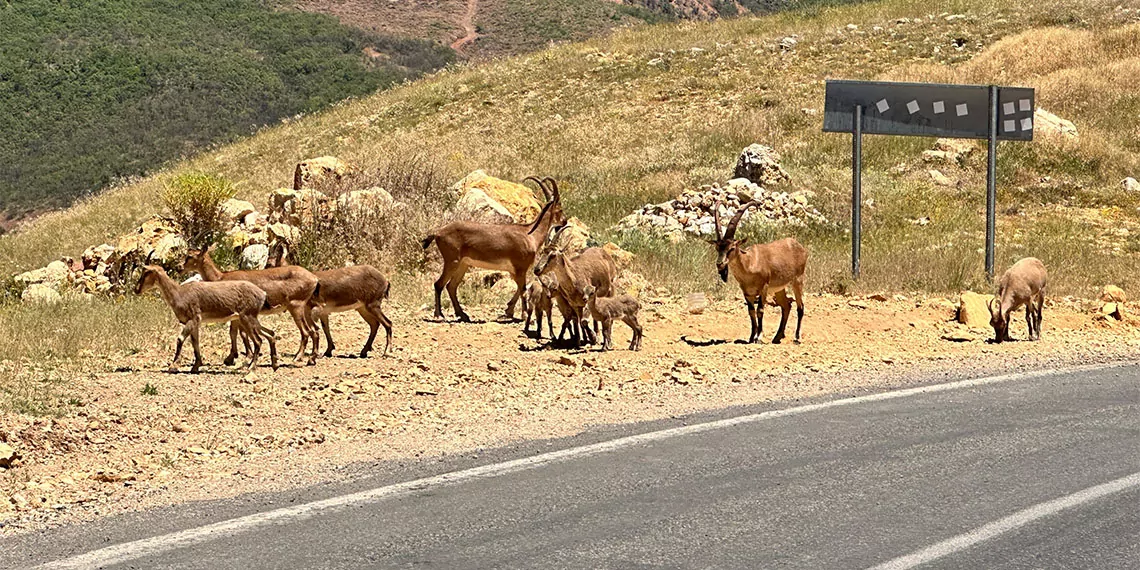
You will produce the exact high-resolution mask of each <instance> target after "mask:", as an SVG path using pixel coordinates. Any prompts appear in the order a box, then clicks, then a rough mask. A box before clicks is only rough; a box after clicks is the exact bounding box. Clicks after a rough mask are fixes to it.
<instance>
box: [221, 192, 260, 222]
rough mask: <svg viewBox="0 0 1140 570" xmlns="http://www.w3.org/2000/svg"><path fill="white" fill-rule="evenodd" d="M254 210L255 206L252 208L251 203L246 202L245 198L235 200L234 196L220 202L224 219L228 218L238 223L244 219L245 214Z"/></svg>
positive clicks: (255, 209)
mask: <svg viewBox="0 0 1140 570" xmlns="http://www.w3.org/2000/svg"><path fill="white" fill-rule="evenodd" d="M256 211H257V208H254V207H253V204H251V203H249V202H246V201H245V200H235V199H234V198H230V199H229V200H226V201H225V202H222V214H224V215H225V216H226V219H228V220H230V221H231V222H237V223H240V222H241V221H242V220H244V219H245V217H246V216H247V215H249V214H252V213H253V212H256Z"/></svg>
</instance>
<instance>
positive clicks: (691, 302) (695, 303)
mask: <svg viewBox="0 0 1140 570" xmlns="http://www.w3.org/2000/svg"><path fill="white" fill-rule="evenodd" d="M685 302H686V304H687V305H688V308H687V309H686V310H688V311H689V314H691V315H699V314H701V313H704V312H705V309H706V308H707V307H708V306H709V300H708V297H706V296H705V294H704V293H689V294H688V295H685Z"/></svg>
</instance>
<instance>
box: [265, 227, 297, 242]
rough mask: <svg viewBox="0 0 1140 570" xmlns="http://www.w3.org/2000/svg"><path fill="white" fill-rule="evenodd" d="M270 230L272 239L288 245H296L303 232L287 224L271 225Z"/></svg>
mask: <svg viewBox="0 0 1140 570" xmlns="http://www.w3.org/2000/svg"><path fill="white" fill-rule="evenodd" d="M268 230H269V235H270V237H272V238H273V239H274V240H275V241H277V240H279V241H283V242H285V243H287V244H293V243H296V242H297V240H298V239H300V237H301V230H299V229H297V228H295V227H293V226H290V225H289V224H285V223H276V224H270V225H269V228H268Z"/></svg>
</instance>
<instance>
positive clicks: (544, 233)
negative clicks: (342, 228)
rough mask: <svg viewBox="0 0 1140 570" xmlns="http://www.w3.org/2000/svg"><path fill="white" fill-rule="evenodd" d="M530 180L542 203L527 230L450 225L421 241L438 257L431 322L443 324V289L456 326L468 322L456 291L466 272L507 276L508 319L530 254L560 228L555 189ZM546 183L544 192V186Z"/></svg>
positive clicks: (553, 185)
mask: <svg viewBox="0 0 1140 570" xmlns="http://www.w3.org/2000/svg"><path fill="white" fill-rule="evenodd" d="M526 180H532V181H534V182H535V183H536V184H538V187H539V189H540V190H542V193H543V195H544V196H546V198H547V202H546V205H545V206H543V207H542V211H541V212H539V214H538V217H537V218H535V220H534V221H533V222H531V223H528V224H482V223H476V222H466V221H459V222H452V223H450V224H447V225H446V226H443V227H442V228H439V229H437V230H435V231H433V232H432V233H430V234H428V236H427V237H426V238H424V240H423V247H424V249H425V250H426V249H427V248H428V247H429V246H430V245H431V244H432V242H435V244H436V247H437V248H439V253H440V255H441V256H443V271H442V272H441V273H440V276H439V279H437V280H436V282H435V317H436V318H437V319H443V318H444V317H443V308H442V305H441V295H442V293H443V289H444V287H446V288H447V295H448V296H449V297H450V298H451V307H452V309H454V310H455V317H456V318H457V319H459V320H461V321H470V320H471V318H470V317H469V316H467V313H466V312H464V311H463V307H461V306H460V305H459V297H458V296H457V295H456V291H458V289H459V284H460V283H462V282H463V275H464V274H465V273H467V269H468V268H471V267H479V268H483V269H491V270H496V271H506V272H509V273H510V274H511V277H512V278H513V279H514V281H515V284H516V285H518V288H517V289H516V290H515V294H514V296H512V297H511V300H510V301H509V302H508V303H507V310H506V317H507V318H509V319H514V314H515V304H516V303H518V301H519V299H520V298H521V297H522V294H523V291H524V290H525V289H526V273H527V270H528V269H530V266H531V265H533V264H534V257H535V254H537V253H538V250H539V248H540V247H541V246H542V244H543V243H544V242H545V241H546V239H547V237H548V236H549V234H550V231H551V230H552V229H556V228H560V227H562V226H564V225H565V224H566V214H565V213H564V212H563V211H562V198H561V196H560V195H559V193H558V184H557V183H556V182H555V181H554V179H552V178H549V177H548V178H545V179H543V180H541V181H540V180H538V179H537V178H535V177H533V176H531V177H528V178H527V179H526ZM547 182H549V183H550V192H547V188H546V186H545V183H547Z"/></svg>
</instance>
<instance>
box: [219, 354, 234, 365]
mask: <svg viewBox="0 0 1140 570" xmlns="http://www.w3.org/2000/svg"><path fill="white" fill-rule="evenodd" d="M236 360H237V355H236V354H231V355H229V356H227V357H226V359H225V360H223V361H222V363H223V364H225V365H226V366H233V365H234V362H235V361H236Z"/></svg>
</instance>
